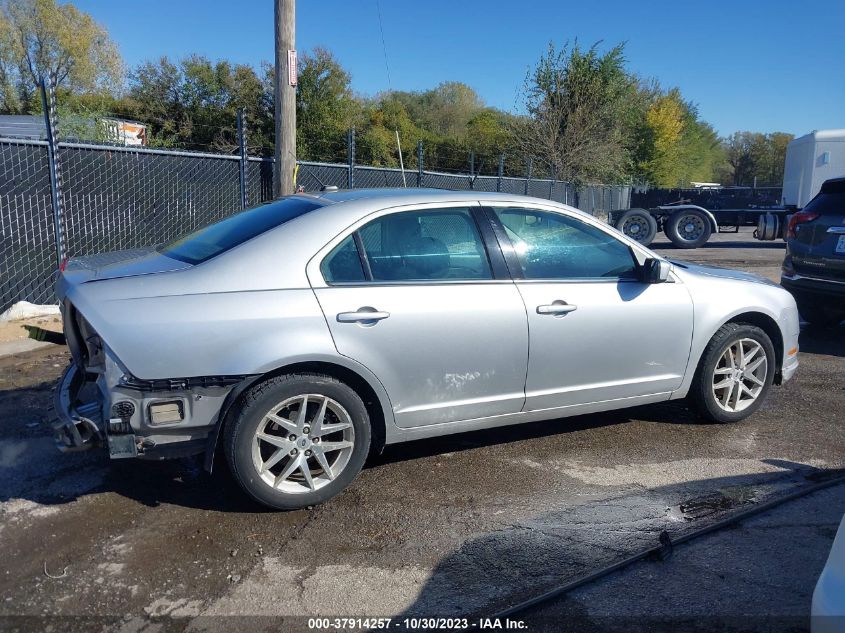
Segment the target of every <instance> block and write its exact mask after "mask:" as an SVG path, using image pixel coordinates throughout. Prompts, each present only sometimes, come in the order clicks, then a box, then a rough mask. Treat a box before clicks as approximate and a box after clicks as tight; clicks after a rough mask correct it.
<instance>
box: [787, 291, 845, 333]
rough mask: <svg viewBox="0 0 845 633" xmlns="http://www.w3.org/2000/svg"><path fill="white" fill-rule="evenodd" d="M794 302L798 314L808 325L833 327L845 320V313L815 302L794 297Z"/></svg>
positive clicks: (805, 298)
mask: <svg viewBox="0 0 845 633" xmlns="http://www.w3.org/2000/svg"><path fill="white" fill-rule="evenodd" d="M795 302H796V303H797V304H798V314H799V315H800V316H801V318H802V319H803V320H804V321H806V322H807V323H809V324H810V325H816V326H819V327H833V326H836V325H839V324H840V323H841V322H842V320H843V319H845V312H842V311H841V310H837V309H835V308H831V307H830V306H826V305H823V304H821V303H819V302H818V301H817V300H814V299H810V298H807V297H798V296H796V297H795Z"/></svg>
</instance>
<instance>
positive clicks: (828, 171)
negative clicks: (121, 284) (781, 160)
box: [783, 129, 845, 209]
mask: <svg viewBox="0 0 845 633" xmlns="http://www.w3.org/2000/svg"><path fill="white" fill-rule="evenodd" d="M842 176H845V129H839V130H814V131H812V132H810V133H809V134H805V135H804V136H799V137H798V138H796V139H793V140H792V141H790V143H789V145H787V147H786V164H785V165H784V169H783V206H784V207H786V208H788V209H802V208H803V207H804V206H805V205H806V204H807V203H808V202H809V201H810V200H812V199H813V198H814V197H815V195H816V194H817V193H818V192H819V189H821V186H822V183H823V182H824V181H825V180H829V179H831V178H841V177H842Z"/></svg>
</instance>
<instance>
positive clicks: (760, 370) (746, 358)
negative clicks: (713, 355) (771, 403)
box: [712, 338, 769, 413]
mask: <svg viewBox="0 0 845 633" xmlns="http://www.w3.org/2000/svg"><path fill="white" fill-rule="evenodd" d="M768 371H769V367H768V360H767V358H766V350H765V349H763V346H762V345H761V344H760V343H758V342H757V341H755V340H754V339H750V338H743V339H739V340H737V341H734V342H733V343H731V344H730V345H729V346H728V348H727V349H726V350H725V351H724V353H723V354H722V355H721V356H720V357H719V361H718V362H717V363H716V368H715V369H714V370H713V382H712V384H713V395H714V397H715V398H716V404H718V405H719V407H720V408H722V409H723V410H725V411H729V412H731V413H735V412H738V411H742V410H743V409H746V408H748V407H749V406H751V405H752V404H753V403H754V402H755V401H756V400H757V398H758V397H759V396H760V393H762V391H763V388H764V387H765V384H766V375H767V372H768Z"/></svg>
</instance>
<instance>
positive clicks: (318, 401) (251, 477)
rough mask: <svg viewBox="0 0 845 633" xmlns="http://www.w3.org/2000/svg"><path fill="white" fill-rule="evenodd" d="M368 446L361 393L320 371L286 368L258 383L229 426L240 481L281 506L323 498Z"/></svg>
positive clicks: (342, 483)
mask: <svg viewBox="0 0 845 633" xmlns="http://www.w3.org/2000/svg"><path fill="white" fill-rule="evenodd" d="M369 447H370V420H369V416H368V415H367V409H366V407H365V406H364V403H363V402H362V400H361V398H360V397H359V396H358V394H357V393H355V391H354V390H352V389H351V388H350V387H349V386H348V385H346V384H344V383H342V382H340V381H339V380H336V379H335V378H332V377H331V376H325V375H321V374H288V375H283V376H278V377H275V378H272V379H270V380H267V381H266V382H262V383H260V384H258V385H257V386H256V387H253V388H252V389H251V390H250V391H249V392H248V393H247V394H246V395H245V396H244V397H243V399H242V405H241V408H240V410H239V412H238V414H237V416H236V417H235V418H234V419H233V420H231V421H230V423H229V424H227V426H226V434H225V452H226V458H227V461H228V463H229V467H230V469H231V471H232V474H233V475H234V477H235V479H236V480H237V482H238V483H239V484H240V485H241V487H242V488H243V489H244V490H245V491H246V492H247V493H248V494H249V495H250V496H251V497H253V498H254V499H255V500H257V501H258V502H260V503H263V504H264V505H267V506H270V507H272V508H277V509H282V510H294V509H298V508H304V507H306V506H310V505H314V504H317V503H321V502H323V501H326V500H327V499H329V498H331V497H333V496H334V495H336V494H337V493H339V492H340V491H341V490H343V489H344V488H346V486H348V485H349V483H350V482H351V481H352V480H353V479H354V478H355V476H356V475H357V474H358V473H359V472H360V470H361V467H362V466H363V465H364V461H365V459H366V457H367V453H368V451H369Z"/></svg>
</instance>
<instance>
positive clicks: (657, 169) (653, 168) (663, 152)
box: [640, 90, 687, 188]
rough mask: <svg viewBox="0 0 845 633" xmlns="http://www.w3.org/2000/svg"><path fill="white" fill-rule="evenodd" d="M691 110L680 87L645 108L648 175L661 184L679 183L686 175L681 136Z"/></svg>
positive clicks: (642, 166) (643, 166) (645, 172)
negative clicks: (681, 93)
mask: <svg viewBox="0 0 845 633" xmlns="http://www.w3.org/2000/svg"><path fill="white" fill-rule="evenodd" d="M686 114H687V111H686V107H685V104H684V102H683V101H682V99H681V96H680V92H678V90H671V91H669V92H668V93H667V94H665V95H660V96H658V97H657V98H656V99H655V100H654V101H653V102H652V104H651V105H650V106H649V107H648V109H647V110H646V112H645V133H644V141H645V143H644V144H645V146H646V149H645V153H646V158H645V160H643V161H642V162H641V163H640V169H641V170H642V173H643V175H644V176H645V178H646V179H647V180H648V181H649V182H650V183H651V184H652V185H655V186H657V187H664V188H669V187H675V186H677V185H678V184H679V180H680V178H681V177H682V176H681V172H682V167H683V166H682V164H681V159H682V157H683V156H682V147H681V139H682V135H683V132H684V128H685V124H686V123H687V117H686Z"/></svg>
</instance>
